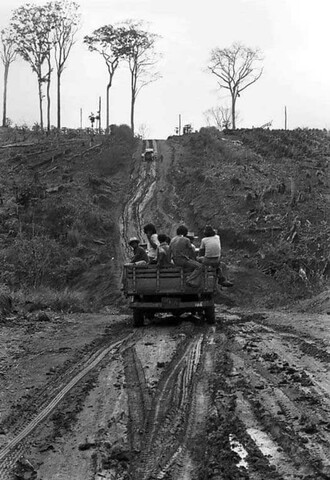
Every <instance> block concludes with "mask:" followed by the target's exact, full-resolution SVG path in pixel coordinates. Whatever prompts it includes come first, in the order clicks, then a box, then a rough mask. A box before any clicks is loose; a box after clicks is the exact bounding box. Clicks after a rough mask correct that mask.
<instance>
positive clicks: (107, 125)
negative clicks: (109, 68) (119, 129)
mask: <svg viewBox="0 0 330 480" xmlns="http://www.w3.org/2000/svg"><path fill="white" fill-rule="evenodd" d="M111 83H112V79H110V80H109V83H108V85H107V124H106V128H105V132H106V133H110V126H109V123H110V113H109V110H110V88H111Z"/></svg>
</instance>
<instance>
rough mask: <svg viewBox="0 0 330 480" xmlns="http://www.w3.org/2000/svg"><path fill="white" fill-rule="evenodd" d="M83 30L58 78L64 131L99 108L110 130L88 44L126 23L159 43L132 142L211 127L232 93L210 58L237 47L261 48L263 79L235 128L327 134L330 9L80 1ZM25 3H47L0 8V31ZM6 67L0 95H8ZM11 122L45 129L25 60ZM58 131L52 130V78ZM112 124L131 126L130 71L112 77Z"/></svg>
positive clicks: (7, 0) (17, 72) (259, 3)
mask: <svg viewBox="0 0 330 480" xmlns="http://www.w3.org/2000/svg"><path fill="white" fill-rule="evenodd" d="M76 1H77V3H79V4H80V11H81V18H82V21H81V28H80V30H79V32H78V34H77V35H76V43H75V45H74V47H73V49H72V52H71V54H70V57H69V58H68V61H67V64H66V69H65V71H64V73H63V76H62V125H63V126H66V127H69V128H79V126H80V111H81V110H80V109H82V124H83V127H87V126H89V125H90V123H89V119H88V116H89V115H90V113H91V112H94V113H95V112H96V111H97V110H98V102H99V97H101V101H102V123H103V125H104V124H105V98H106V97H105V95H106V84H107V79H108V76H107V69H106V66H105V63H104V60H103V59H102V57H101V56H100V55H99V54H97V53H95V52H94V53H91V52H89V51H88V49H87V47H86V46H85V45H84V44H83V38H84V36H85V35H89V34H91V33H92V32H93V31H94V30H95V29H97V28H99V27H101V26H103V25H107V24H114V23H117V22H121V21H123V20H127V19H134V20H142V21H144V22H146V25H148V30H149V31H150V32H153V33H157V34H158V35H160V37H161V38H160V39H159V40H158V42H157V45H156V48H157V52H159V64H158V70H159V71H160V73H161V78H160V79H159V80H157V81H156V82H154V83H152V84H149V85H147V86H146V87H145V88H144V89H142V90H141V92H140V93H139V95H138V97H137V101H136V114H135V126H136V133H139V132H140V133H143V134H144V135H145V136H146V137H147V138H166V137H167V136H169V135H172V134H174V132H175V127H176V126H177V125H178V121H179V120H178V119H179V115H181V121H182V125H184V124H191V125H192V127H193V129H194V130H198V129H199V128H201V127H203V126H206V125H207V120H206V116H205V112H206V111H207V110H208V109H210V108H213V107H216V106H220V105H221V106H224V107H226V106H229V105H230V98H229V97H228V93H227V91H226V90H224V89H221V90H219V87H218V84H217V81H216V78H215V76H214V75H212V74H211V73H210V72H209V71H208V70H207V66H208V64H209V59H210V54H211V50H212V49H213V48H216V47H219V48H225V47H230V46H231V45H232V44H233V43H234V42H241V43H242V44H244V45H246V46H248V47H251V48H259V49H260V50H261V52H262V55H263V68H264V71H263V75H262V76H261V78H260V79H259V80H258V81H257V82H256V83H255V84H253V85H252V86H250V87H248V88H247V89H246V90H245V91H244V92H242V94H241V96H240V98H238V100H237V105H236V108H237V110H238V113H239V120H238V124H237V127H241V128H251V127H253V126H254V127H258V126H262V125H264V124H265V123H268V122H272V128H284V109H285V106H286V108H287V118H288V128H298V127H299V128H326V129H330V80H329V79H330V55H329V53H328V52H329V47H330V29H329V26H328V23H329V17H330V15H329V14H330V2H329V0H313V1H311V0H230V1H228V0H203V1H201V0H199V1H197V0H76ZM25 3H35V4H37V5H41V4H43V3H45V0H34V2H32V1H30V2H24V1H21V0H1V1H0V28H5V27H7V26H8V24H9V20H10V17H11V14H12V11H13V10H14V9H15V8H17V7H19V6H20V5H23V4H25ZM2 78H3V66H2V65H0V93H2V90H3V80H2ZM8 89H9V91H8V101H7V116H8V117H9V118H10V119H11V120H12V121H13V124H17V125H21V124H23V123H26V124H28V125H29V126H32V125H33V124H34V123H35V122H38V121H39V111H38V91H37V78H36V75H35V74H34V73H33V72H32V71H31V68H30V67H29V65H28V64H27V63H26V62H24V61H23V60H22V59H18V60H17V61H15V62H14V63H13V64H12V65H11V68H10V72H9V83H8ZM52 98H53V102H52V124H54V125H56V96H55V78H54V81H53V95H52ZM110 123H114V124H122V123H126V124H129V123H130V77H129V71H128V70H127V67H125V66H124V65H123V66H122V67H120V69H119V70H118V71H117V72H116V74H115V77H114V83H113V88H112V89H111V97H110Z"/></svg>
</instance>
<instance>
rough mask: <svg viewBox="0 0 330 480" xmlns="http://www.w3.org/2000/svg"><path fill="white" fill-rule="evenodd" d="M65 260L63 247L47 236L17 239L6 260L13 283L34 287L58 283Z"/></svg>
mask: <svg viewBox="0 0 330 480" xmlns="http://www.w3.org/2000/svg"><path fill="white" fill-rule="evenodd" d="M65 260H66V253H65V252H64V251H63V249H62V248H61V246H60V245H59V244H58V243H57V242H56V241H55V240H53V239H51V238H49V237H46V236H36V237H33V238H31V239H28V238H25V237H17V238H16V239H15V241H14V243H13V245H12V247H10V248H9V250H8V251H7V255H6V258H5V262H6V267H7V268H6V270H8V272H10V273H11V283H14V284H16V285H17V284H20V285H27V286H33V287H38V286H40V285H41V284H52V283H56V281H58V280H59V279H58V278H57V273H58V269H59V267H60V266H61V264H63V263H65Z"/></svg>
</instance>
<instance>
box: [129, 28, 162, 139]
mask: <svg viewBox="0 0 330 480" xmlns="http://www.w3.org/2000/svg"><path fill="white" fill-rule="evenodd" d="M158 38H159V36H158V35H156V34H153V33H149V32H147V31H145V30H143V29H142V23H141V22H132V21H128V22H126V23H125V24H124V31H123V32H122V40H123V42H124V46H125V50H126V59H127V61H128V66H129V70H130V73H131V129H132V133H133V135H134V113H135V102H136V98H137V96H138V94H139V92H140V91H141V89H142V88H143V87H145V86H146V85H148V84H150V83H151V82H154V81H156V80H158V79H159V78H160V73H159V72H155V71H154V70H153V67H154V66H155V65H156V63H157V60H158V59H157V57H156V52H155V42H156V40H157V39H158ZM158 58H159V55H158Z"/></svg>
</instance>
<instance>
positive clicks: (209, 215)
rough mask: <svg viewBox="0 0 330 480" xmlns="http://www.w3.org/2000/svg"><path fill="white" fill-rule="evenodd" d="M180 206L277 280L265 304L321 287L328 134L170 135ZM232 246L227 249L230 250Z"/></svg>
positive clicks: (327, 231)
mask: <svg viewBox="0 0 330 480" xmlns="http://www.w3.org/2000/svg"><path fill="white" fill-rule="evenodd" d="M172 142H173V147H174V149H177V150H178V149H181V151H182V152H183V153H182V154H181V157H180V156H179V159H180V160H179V162H178V163H177V164H176V168H175V170H174V172H172V174H173V176H174V178H175V183H176V191H177V193H179V194H180V197H181V203H180V206H179V208H182V209H185V210H186V218H188V219H190V220H191V221H194V223H195V225H196V226H197V228H198V229H199V231H200V232H201V230H202V228H203V225H205V223H212V224H213V225H214V226H215V227H217V228H218V230H219V232H220V234H221V238H222V241H223V245H224V246H225V247H226V249H227V258H228V259H231V260H236V261H237V260H238V263H240V264H243V265H244V266H245V267H248V268H251V269H255V268H257V269H258V270H260V271H262V272H264V273H266V274H267V275H269V276H271V277H272V278H273V279H275V280H276V283H277V284H278V285H279V286H281V287H282V288H281V290H280V291H276V292H273V293H271V294H270V296H269V306H271V305H272V304H278V303H279V301H281V302H287V301H288V300H289V301H290V300H292V299H298V298H302V297H305V296H308V295H310V294H312V293H315V291H320V290H322V289H324V288H325V285H326V282H327V279H328V275H329V270H330V263H329V244H330V226H329V222H328V214H329V172H328V165H329V158H330V137H329V135H328V133H327V132H325V131H320V130H294V131H284V130H272V131H269V130H263V129H254V130H238V131H236V132H235V133H233V132H232V131H228V132H226V133H220V132H219V131H218V130H216V129H215V128H203V129H201V131H200V132H199V133H196V134H192V135H189V136H186V137H183V138H182V140H181V139H180V140H178V139H177V138H175V137H173V138H172ZM228 250H229V251H228Z"/></svg>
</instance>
